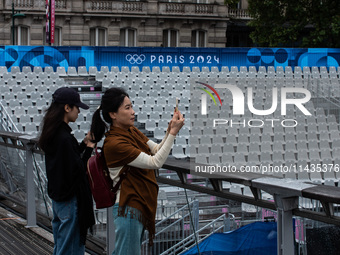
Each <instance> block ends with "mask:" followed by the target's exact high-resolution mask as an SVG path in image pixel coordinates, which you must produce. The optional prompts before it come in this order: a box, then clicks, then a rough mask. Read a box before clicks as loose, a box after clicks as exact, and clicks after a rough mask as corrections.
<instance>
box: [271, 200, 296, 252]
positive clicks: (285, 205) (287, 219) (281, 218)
mask: <svg viewBox="0 0 340 255" xmlns="http://www.w3.org/2000/svg"><path fill="white" fill-rule="evenodd" d="M274 199H275V204H276V206H277V218H278V219H277V249H278V250H277V254H278V255H291V254H294V248H295V247H294V234H293V233H294V230H293V209H295V208H298V205H299V198H298V197H282V196H280V195H276V194H275V195H274Z"/></svg>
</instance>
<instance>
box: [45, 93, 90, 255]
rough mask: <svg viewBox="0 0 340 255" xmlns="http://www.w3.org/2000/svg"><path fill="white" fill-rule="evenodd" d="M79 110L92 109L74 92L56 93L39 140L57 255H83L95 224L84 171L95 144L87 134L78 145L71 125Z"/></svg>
mask: <svg viewBox="0 0 340 255" xmlns="http://www.w3.org/2000/svg"><path fill="white" fill-rule="evenodd" d="M79 108H83V109H89V107H88V106H87V105H86V104H84V103H82V102H81V101H80V96H79V94H78V93H77V92H76V91H75V90H74V89H71V88H67V87H63V88H59V89H57V90H56V91H55V92H54V94H53V95H52V103H51V105H50V107H49V108H48V109H47V111H46V114H45V116H44V119H43V128H42V132H41V135H40V139H39V146H40V148H41V149H42V150H43V151H44V152H45V163H46V174H47V180H48V184H47V186H48V195H49V197H50V198H51V199H52V207H53V208H52V209H53V219H52V228H53V237H54V242H55V245H54V252H53V254H54V255H57V254H58V255H59V254H60V255H61V254H67V255H71V254H72V255H73V254H77V255H78V254H79V255H83V254H84V253H85V240H86V234H87V230H88V228H91V227H92V225H94V223H95V220H94V213H93V202H92V195H91V191H90V188H89V184H88V180H87V176H86V168H85V167H86V162H87V160H88V159H89V157H90V156H91V153H92V150H93V148H94V146H95V144H94V143H92V142H91V137H90V133H88V134H87V135H86V137H85V138H84V140H83V141H82V142H81V144H80V145H79V144H78V141H77V139H76V138H75V137H74V136H73V135H72V134H71V131H72V129H71V128H70V126H69V125H68V123H69V122H75V121H76V119H77V118H78V114H79V112H80V111H79Z"/></svg>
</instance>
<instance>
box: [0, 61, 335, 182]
mask: <svg viewBox="0 0 340 255" xmlns="http://www.w3.org/2000/svg"><path fill="white" fill-rule="evenodd" d="M84 76H86V77H88V76H92V77H94V78H95V79H96V80H97V81H101V82H102V85H103V89H107V88H110V87H112V86H119V87H123V88H125V89H126V90H127V91H128V93H129V94H130V97H131V99H132V101H133V104H134V107H135V111H136V116H137V118H136V121H137V124H138V125H139V126H141V127H142V128H145V130H146V132H148V135H149V136H150V137H152V138H153V139H155V140H161V139H162V138H163V136H164V134H165V131H166V129H167V126H168V121H170V118H171V114H172V112H173V109H174V105H175V101H176V98H179V100H180V110H181V111H182V112H183V113H184V114H185V117H186V123H187V124H186V126H185V127H184V128H183V129H182V130H181V131H180V133H179V136H178V138H177V140H176V144H175V145H174V147H173V150H172V155H173V156H174V157H176V158H178V159H183V158H188V157H189V156H192V157H195V161H196V162H197V163H204V164H218V163H222V164H234V165H236V166H241V165H260V164H272V165H279V164H282V165H286V166H290V167H291V166H294V167H295V168H296V169H297V170H300V169H298V168H299V167H300V168H305V166H308V164H318V163H327V164H334V163H336V162H337V163H339V158H340V157H339V156H338V154H339V153H337V152H340V135H339V125H338V122H337V120H336V117H335V116H334V115H332V114H329V115H326V114H325V111H324V109H323V108H322V104H321V105H317V103H318V101H317V100H311V101H310V102H309V103H308V107H307V108H308V110H309V111H310V112H311V113H312V117H306V116H305V115H303V114H301V112H300V111H299V110H298V109H288V113H287V114H288V116H291V117H292V118H293V117H294V118H295V119H296V120H297V121H298V122H299V125H297V126H296V127H283V126H282V125H276V124H279V123H275V125H274V127H272V126H271V125H270V124H271V123H270V122H265V124H264V125H263V126H261V127H258V128H254V127H252V128H249V127H246V128H244V127H242V125H236V126H234V127H230V126H228V127H227V128H226V127H222V126H217V127H216V128H214V127H212V126H211V123H209V121H208V119H209V118H228V119H231V118H233V121H235V122H239V123H242V121H243V119H245V123H246V122H247V121H248V120H250V119H258V120H263V121H264V120H265V119H264V118H263V117H261V118H259V117H258V116H256V115H253V114H251V113H249V112H246V113H245V115H244V117H235V116H234V117H233V115H232V111H231V107H230V106H229V105H228V104H226V103H224V104H223V106H219V107H217V108H214V107H213V105H214V103H213V102H211V104H210V105H209V108H208V115H207V116H202V115H201V114H200V98H199V97H198V96H197V95H198V94H195V95H194V94H193V93H196V92H195V89H193V87H190V86H191V84H194V83H193V81H195V80H204V81H205V82H208V83H210V84H215V83H216V82H230V81H232V82H234V83H235V84H237V85H238V86H239V87H240V88H248V87H252V88H253V93H254V95H255V97H254V101H255V103H254V107H255V108H256V109H269V108H270V107H271V98H270V97H268V95H271V90H270V88H271V86H272V85H273V84H275V85H276V86H278V87H283V86H293V87H304V88H307V89H308V90H310V91H311V93H312V96H313V98H315V97H316V95H317V93H319V92H320V93H323V95H329V93H330V92H331V93H332V95H333V96H334V95H336V96H339V89H338V87H336V86H334V84H337V85H339V70H337V69H336V68H335V67H330V68H329V70H327V68H325V67H320V68H317V67H311V68H309V67H303V68H301V67H295V68H294V70H293V68H292V67H289V66H287V67H285V68H283V67H279V66H278V67H276V69H275V68H274V67H271V66H269V67H267V68H266V67H263V66H260V67H259V68H255V67H254V66H250V67H248V68H247V67H245V66H241V67H239V68H238V67H236V66H231V67H230V68H229V67H227V66H223V67H222V68H221V69H220V70H219V69H218V68H217V67H211V68H209V67H202V68H201V69H200V68H197V67H195V68H192V69H190V68H189V67H184V68H183V70H182V71H181V70H180V68H179V67H176V66H174V67H172V68H170V67H166V66H163V67H162V68H160V67H153V68H151V69H150V67H146V66H145V67H143V68H142V70H140V69H139V68H138V67H132V68H131V70H130V68H129V67H127V66H122V67H121V68H119V67H114V66H113V67H107V66H102V67H101V68H100V70H98V69H97V68H96V67H90V68H89V70H87V69H86V67H85V66H80V67H78V70H77V69H76V68H75V67H68V69H67V71H66V70H65V68H63V67H57V69H56V71H54V70H53V68H52V67H45V68H44V70H42V68H41V67H34V68H33V70H32V68H31V67H23V68H22V70H20V68H18V67H12V68H11V70H10V71H8V70H7V68H6V67H0V91H1V102H2V104H3V105H4V106H6V111H7V112H8V113H9V115H10V116H11V117H12V119H13V121H14V123H16V125H17V129H18V131H20V132H26V133H29V134H33V135H35V134H38V132H39V126H40V121H41V116H42V113H43V110H44V109H45V108H46V107H48V105H49V103H50V100H51V95H52V93H53V91H54V90H55V89H56V88H58V87H60V86H64V85H67V79H68V78H72V77H78V78H79V77H84ZM308 77H309V80H307V79H306V78H308ZM321 80H322V83H321ZM268 90H269V93H268ZM219 92H220V93H221V95H223V98H227V95H226V93H225V91H220V90H219ZM265 98H268V99H267V100H264V99H265ZM279 98H280V95H279ZM228 100H229V97H228V99H227V100H226V101H228ZM230 100H231V98H230ZM267 101H269V102H267ZM313 101H314V102H313ZM279 111H280V107H277V111H275V112H274V113H273V114H272V115H270V116H267V117H268V119H270V118H278V117H280V112H279ZM90 115H91V113H90V114H89V116H88V115H87V114H85V112H84V115H83V114H82V113H81V115H80V116H79V119H78V121H77V124H75V125H74V126H73V129H74V134H75V136H76V138H78V139H82V138H83V137H84V134H85V133H86V132H87V130H88V128H89V123H88V121H89V120H90V118H91V117H90ZM190 123H191V124H192V127H191V128H190ZM254 125H255V124H254ZM189 138H190V139H189ZM226 160H227V161H226ZM276 174H277V173H276ZM277 175H280V174H277ZM281 175H282V174H281ZM284 176H286V177H289V178H298V179H301V178H308V179H310V180H311V181H317V182H319V181H324V182H325V181H326V180H327V183H328V184H330V183H332V182H331V181H329V180H332V181H333V182H334V183H337V179H336V178H339V177H340V175H337V174H336V173H335V172H331V173H330V174H329V173H324V174H320V173H311V172H309V173H307V172H306V171H300V172H299V171H298V172H294V173H292V172H290V173H286V174H285V175H284Z"/></svg>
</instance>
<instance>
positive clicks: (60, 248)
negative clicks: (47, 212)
mask: <svg viewBox="0 0 340 255" xmlns="http://www.w3.org/2000/svg"><path fill="white" fill-rule="evenodd" d="M52 209H53V219H52V228H53V238H54V251H53V255H84V253H85V246H84V245H81V244H80V232H79V223H78V216H77V209H78V206H77V198H76V197H73V198H72V199H70V200H68V201H63V202H56V201H54V200H52Z"/></svg>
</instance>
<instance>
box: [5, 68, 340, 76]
mask: <svg viewBox="0 0 340 255" xmlns="http://www.w3.org/2000/svg"><path fill="white" fill-rule="evenodd" d="M70 69H71V70H70ZM7 71H8V69H7V67H5V66H0V74H2V73H4V72H7ZM10 71H11V72H12V73H13V74H15V73H18V72H21V71H22V72H23V73H29V72H32V71H33V72H35V73H38V72H42V71H43V69H42V67H40V66H34V67H33V70H32V68H31V67H30V66H24V67H23V68H22V70H20V67H19V66H12V67H11V70H10ZM55 71H56V72H58V71H59V72H60V73H64V71H65V67H63V66H59V67H57V69H56V70H54V69H53V67H51V66H46V67H45V68H44V72H46V73H52V72H55ZM85 71H86V72H87V73H88V74H89V75H95V73H96V72H97V71H102V72H104V73H107V72H110V71H111V72H125V73H127V72H188V73H190V72H259V73H261V72H266V73H270V72H276V73H281V72H284V73H299V72H302V73H305V74H307V73H321V72H329V73H332V72H338V73H340V68H339V67H335V66H330V67H328V68H327V67H326V66H320V67H318V66H312V67H308V66H304V67H302V68H301V67H300V66H295V67H294V70H293V68H292V67H291V66H285V67H283V66H277V67H274V66H268V67H265V66H259V67H258V68H257V67H255V66H249V67H246V66H240V67H237V66H231V67H230V69H229V67H228V66H222V67H221V69H219V68H218V67H217V66H212V67H208V66H203V67H197V66H194V67H192V68H191V67H189V66H183V67H182V70H181V69H180V67H179V66H173V67H169V66H162V67H159V66H153V67H152V68H150V67H149V66H143V67H142V69H140V68H139V67H138V66H132V67H131V69H130V68H129V67H128V66H122V67H120V68H119V67H118V66H111V67H108V66H101V67H100V69H99V70H98V69H97V67H96V66H90V67H89V69H88V70H87V68H86V67H85V66H79V67H78V70H77V68H76V67H74V66H69V67H67V72H70V73H66V72H65V74H67V75H70V74H71V75H73V74H75V73H77V74H78V75H81V74H84V73H85Z"/></svg>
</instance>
